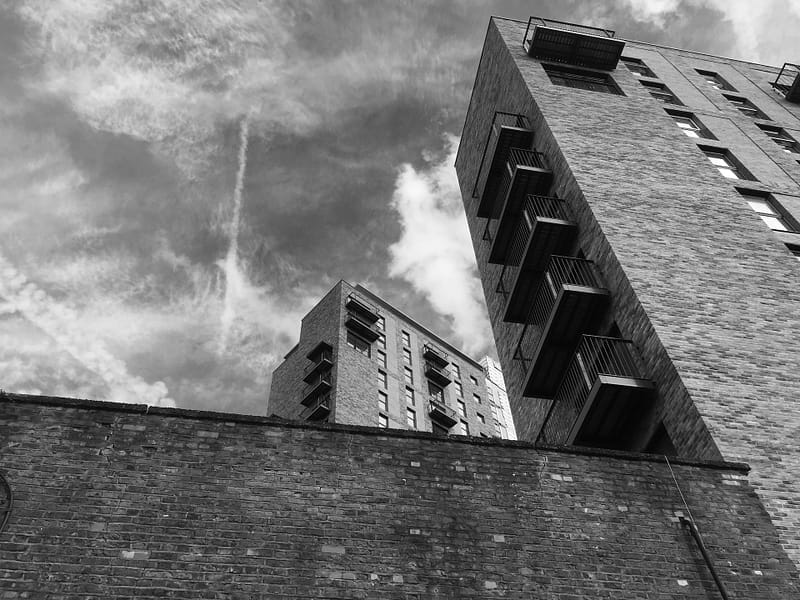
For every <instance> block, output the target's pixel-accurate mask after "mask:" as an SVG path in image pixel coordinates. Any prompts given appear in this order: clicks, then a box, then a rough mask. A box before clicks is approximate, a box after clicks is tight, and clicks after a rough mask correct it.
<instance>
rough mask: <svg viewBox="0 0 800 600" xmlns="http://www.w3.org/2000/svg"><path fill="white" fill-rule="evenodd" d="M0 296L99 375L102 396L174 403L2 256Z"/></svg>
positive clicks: (159, 386)
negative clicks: (104, 393) (105, 391)
mask: <svg viewBox="0 0 800 600" xmlns="http://www.w3.org/2000/svg"><path fill="white" fill-rule="evenodd" d="M0 297H2V298H4V299H5V300H6V301H7V302H8V305H9V306H8V308H13V309H14V310H15V311H18V312H19V313H20V314H22V316H24V317H25V318H26V319H27V320H28V321H30V322H31V323H33V324H34V325H35V326H36V327H38V328H39V329H41V330H42V331H43V332H44V333H46V334H47V335H49V336H50V337H51V338H52V339H53V340H55V341H56V343H58V345H59V346H60V347H61V348H62V349H63V350H65V351H66V352H68V353H69V354H70V355H71V356H72V357H73V358H75V360H77V361H78V362H79V363H81V364H82V365H83V366H84V367H86V368H87V369H89V370H90V371H92V372H93V373H95V374H96V375H98V376H99V377H100V379H102V380H103V382H105V384H106V385H107V386H108V387H109V391H110V397H109V398H104V400H114V401H122V402H144V403H146V404H150V405H160V406H175V403H174V402H173V401H172V400H171V399H170V398H168V397H167V386H166V385H164V383H162V382H160V381H159V382H156V383H154V384H149V383H147V382H146V381H144V380H143V379H142V378H141V377H137V376H134V375H131V374H130V373H128V370H127V368H126V366H125V363H124V362H122V361H121V360H120V359H118V358H116V357H115V356H114V355H112V354H111V352H109V351H108V349H107V348H106V346H105V344H103V342H101V341H100V340H89V339H87V338H86V333H85V332H84V331H82V330H81V328H80V327H79V326H78V325H77V321H78V317H77V315H76V314H75V311H73V310H72V309H70V308H67V307H65V306H63V305H61V304H59V303H58V302H56V301H55V300H54V299H53V298H51V297H50V296H49V295H48V294H47V293H46V292H45V291H44V290H42V289H41V288H39V287H38V286H37V285H36V284H34V283H33V282H30V281H28V279H27V278H26V277H25V276H24V275H23V274H21V273H20V272H19V271H18V270H17V269H16V268H14V266H13V265H12V264H11V263H10V262H8V261H7V260H6V259H5V258H3V257H2V256H0ZM6 312H8V311H6Z"/></svg>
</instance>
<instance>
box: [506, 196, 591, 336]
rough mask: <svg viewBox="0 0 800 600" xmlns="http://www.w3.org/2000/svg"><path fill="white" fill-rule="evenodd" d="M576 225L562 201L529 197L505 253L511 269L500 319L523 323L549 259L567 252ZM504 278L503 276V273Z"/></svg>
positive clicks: (576, 230) (545, 197)
mask: <svg viewBox="0 0 800 600" xmlns="http://www.w3.org/2000/svg"><path fill="white" fill-rule="evenodd" d="M577 232H578V227H577V225H576V224H575V223H574V222H572V221H571V220H570V218H569V216H568V215H567V212H566V210H565V208H564V201H563V200H561V199H559V198H551V197H549V196H534V195H529V196H528V197H527V198H526V199H525V208H524V209H523V211H522V216H521V218H520V219H519V221H518V223H517V229H516V231H515V232H514V235H513V237H512V239H511V243H510V245H509V248H508V252H507V253H506V265H509V266H513V267H516V268H515V269H513V270H511V272H510V274H509V277H508V280H509V281H510V282H511V283H510V285H508V284H506V283H505V282H504V288H505V289H506V290H507V291H508V296H507V298H506V307H505V312H504V314H503V320H504V321H508V322H511V323H524V322H525V318H526V317H527V315H528V310H529V308H530V305H531V303H532V302H533V301H534V298H535V296H536V292H537V290H538V289H539V284H540V283H541V281H542V275H543V274H544V271H545V269H547V265H548V263H549V262H550V257H551V256H552V255H553V254H564V253H566V252H569V249H570V247H571V246H572V242H573V240H574V239H575V235H576V234H577ZM504 275H505V273H504Z"/></svg>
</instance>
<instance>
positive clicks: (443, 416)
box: [428, 398, 458, 429]
mask: <svg viewBox="0 0 800 600" xmlns="http://www.w3.org/2000/svg"><path fill="white" fill-rule="evenodd" d="M428 415H429V416H430V418H431V421H435V422H436V423H438V424H439V425H441V426H442V427H446V428H447V429H450V428H451V427H452V426H453V425H455V424H456V423H458V419H457V418H456V411H454V410H453V409H452V408H450V407H449V406H447V405H446V404H445V403H444V402H442V401H441V400H437V399H434V398H430V399H429V400H428Z"/></svg>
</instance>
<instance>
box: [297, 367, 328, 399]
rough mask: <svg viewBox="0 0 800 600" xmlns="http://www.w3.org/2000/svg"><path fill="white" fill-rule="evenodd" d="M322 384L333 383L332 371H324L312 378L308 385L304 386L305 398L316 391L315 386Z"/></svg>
mask: <svg viewBox="0 0 800 600" xmlns="http://www.w3.org/2000/svg"><path fill="white" fill-rule="evenodd" d="M322 384H327V385H328V386H330V385H331V373H330V371H326V372H324V373H320V374H319V375H318V376H317V377H315V378H314V379H312V380H311V381H310V382H309V383H308V384H306V386H305V387H304V388H303V398H307V397H308V395H309V394H310V393H311V392H313V391H314V389H315V388H317V387H318V386H320V385H322Z"/></svg>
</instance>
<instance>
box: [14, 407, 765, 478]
mask: <svg viewBox="0 0 800 600" xmlns="http://www.w3.org/2000/svg"><path fill="white" fill-rule="evenodd" d="M2 403H13V404H31V405H37V406H56V407H60V408H67V409H75V410H87V411H108V412H118V413H128V414H138V415H142V416H146V417H171V418H181V419H187V420H196V421H215V422H221V423H241V424H247V425H256V426H263V427H284V428H287V429H310V430H322V431H331V432H339V433H350V434H353V435H364V436H376V437H393V438H417V439H425V440H430V441H436V442H439V443H445V444H447V443H452V444H471V445H474V446H499V447H503V448H519V449H520V450H535V451H538V452H548V453H552V454H570V455H576V454H577V455H582V456H596V457H600V458H610V459H615V460H621V461H626V462H650V463H658V464H664V463H665V458H666V457H665V456H664V455H661V454H642V453H636V452H623V451H619V450H603V449H598V448H587V447H580V446H574V447H567V446H548V445H544V444H534V443H531V442H524V441H518V440H504V439H499V438H482V437H469V436H464V435H448V436H442V435H437V434H433V433H428V432H425V431H414V430H410V429H384V428H381V427H367V426H364V425H341V424H334V423H311V422H308V421H289V420H286V419H281V418H279V417H263V416H258V415H246V414H237V413H223V412H213V411H205V410H191V409H186V408H166V407H160V406H148V405H146V404H128V403H123V402H108V401H98V400H86V399H81V398H65V397H59V396H37V395H32V394H13V393H8V392H2V391H0V404H2ZM669 462H670V464H672V465H682V466H688V467H699V468H704V469H714V470H721V471H739V472H744V473H745V474H746V473H748V472H749V471H750V465H748V464H747V463H742V462H729V461H709V460H697V459H686V458H678V457H669Z"/></svg>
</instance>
